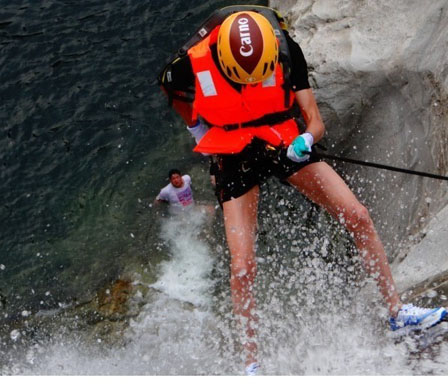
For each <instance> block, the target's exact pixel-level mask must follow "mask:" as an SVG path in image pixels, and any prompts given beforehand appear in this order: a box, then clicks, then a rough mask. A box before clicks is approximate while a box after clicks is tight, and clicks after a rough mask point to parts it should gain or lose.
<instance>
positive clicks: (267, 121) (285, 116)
mask: <svg viewBox="0 0 448 384" xmlns="http://www.w3.org/2000/svg"><path fill="white" fill-rule="evenodd" d="M295 117H297V111H296V107H295V105H293V106H292V107H291V108H290V109H288V110H286V111H282V112H274V113H269V114H267V115H265V116H263V117H260V118H259V119H255V120H251V121H246V122H244V123H241V124H226V125H224V126H222V127H221V128H223V129H224V130H226V131H233V130H235V129H239V128H248V127H261V126H263V125H271V126H272V125H276V124H280V123H283V122H284V121H287V120H290V119H293V118H295ZM215 126H216V125H215Z"/></svg>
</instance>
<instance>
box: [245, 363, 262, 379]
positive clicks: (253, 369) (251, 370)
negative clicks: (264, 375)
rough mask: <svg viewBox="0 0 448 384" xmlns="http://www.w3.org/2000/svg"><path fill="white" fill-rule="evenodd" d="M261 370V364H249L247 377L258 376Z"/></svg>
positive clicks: (246, 370)
mask: <svg viewBox="0 0 448 384" xmlns="http://www.w3.org/2000/svg"><path fill="white" fill-rule="evenodd" d="M259 369H260V364H258V363H251V364H249V365H248V366H247V367H246V369H245V372H246V376H256V375H257V373H258V370H259Z"/></svg>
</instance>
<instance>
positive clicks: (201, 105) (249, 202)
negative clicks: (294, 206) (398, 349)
mask: <svg viewBox="0 0 448 384" xmlns="http://www.w3.org/2000/svg"><path fill="white" fill-rule="evenodd" d="M159 82H160V85H161V87H162V89H163V90H164V92H165V93H166V94H167V96H168V98H169V102H170V104H171V105H172V106H173V107H174V109H175V110H176V111H177V112H178V113H179V114H180V115H181V116H182V118H183V119H184V121H185V122H186V124H187V126H188V127H187V129H188V130H189V132H190V133H191V134H192V135H193V136H194V137H195V139H196V142H197V145H196V147H195V148H194V151H195V152H199V153H202V154H207V155H210V156H211V157H212V158H213V159H214V162H215V164H216V169H215V172H214V173H215V177H216V196H217V198H218V201H219V203H220V205H221V206H222V210H223V216H224V226H225V233H226V238H227V243H228V247H229V250H230V255H231V262H230V271H231V277H230V286H231V295H232V302H233V312H234V314H235V315H236V316H237V317H240V318H241V319H243V320H244V321H242V323H243V324H245V333H246V335H247V338H248V340H249V341H248V342H247V343H245V345H244V349H245V351H246V355H247V356H246V373H247V374H255V373H256V372H257V370H258V368H259V366H260V363H259V361H258V358H257V342H256V331H255V329H256V322H257V318H256V316H255V313H254V310H255V306H256V304H255V297H254V291H253V286H254V280H255V277H256V271H257V265H256V257H255V239H256V231H257V209H258V202H259V196H260V185H261V184H262V183H263V182H264V181H265V180H266V179H268V178H269V177H271V176H275V177H276V178H278V179H279V180H281V181H284V182H287V183H289V184H290V185H291V186H292V187H294V188H295V189H296V190H297V191H298V192H300V193H302V194H303V195H304V196H306V197H307V198H308V199H310V200H311V201H313V202H314V203H316V204H317V205H319V206H320V207H322V208H323V209H325V210H326V211H327V212H328V213H329V214H330V215H331V216H332V217H333V218H334V219H335V220H337V221H338V222H339V223H340V224H341V225H343V226H344V227H345V228H346V229H347V231H348V232H350V233H351V234H352V235H353V239H354V242H355V245H356V247H357V249H358V252H359V256H360V257H361V259H362V261H363V266H364V268H365V270H366V271H367V273H368V274H369V275H370V276H372V277H373V278H374V279H375V281H376V283H377V285H378V288H379V291H380V293H381V295H382V297H383V298H384V302H385V304H386V306H387V309H388V311H389V313H390V326H391V328H392V330H394V331H400V330H408V329H425V328H428V327H431V326H433V325H435V324H437V323H438V322H440V321H441V320H442V319H443V318H444V317H445V316H446V315H447V311H446V309H445V308H419V307H416V306H414V305H412V304H403V303H402V302H401V300H400V297H399V294H398V291H397V288H396V286H395V282H394V279H393V276H392V273H391V270H390V267H389V263H388V260H387V257H386V253H385V250H384V247H383V244H382V242H381V240H380V238H379V236H378V234H377V231H376V230H375V227H374V224H373V221H372V219H371V217H370V214H369V212H368V210H367V209H366V207H365V206H364V205H363V204H362V203H361V202H360V201H359V200H358V199H357V197H356V196H355V195H354V193H353V192H352V191H351V190H350V189H349V187H348V186H347V184H346V183H345V182H344V180H343V179H342V178H341V177H340V176H339V175H338V174H337V173H336V171H335V170H334V169H333V168H332V167H331V166H330V165H329V164H328V163H326V162H325V161H323V160H322V158H321V157H319V156H318V155H317V153H316V149H315V145H316V143H318V142H319V141H320V140H321V139H322V137H323V136H324V133H325V126H324V123H323V121H322V117H321V114H320V112H319V108H318V106H317V103H316V100H315V97H314V94H313V91H312V90H311V87H310V84H309V81H308V71H307V63H306V60H305V58H304V55H303V53H302V50H301V48H300V46H299V45H298V44H297V43H296V42H295V41H293V39H292V38H291V37H290V36H289V34H288V31H287V30H286V28H285V25H284V21H283V19H282V17H281V16H280V15H279V14H278V13H277V12H275V11H274V10H272V9H270V8H267V7H259V6H238V7H227V8H224V9H222V10H219V11H217V12H216V13H215V14H214V15H212V17H210V18H209V19H208V20H207V21H206V22H205V23H204V25H203V26H201V27H200V28H199V30H198V33H197V34H195V35H194V36H193V37H192V39H190V41H189V42H187V44H186V45H185V46H184V47H182V49H181V50H180V51H179V53H178V54H177V55H176V57H175V59H174V60H173V61H171V62H170V63H169V64H168V65H167V66H166V67H165V68H164V70H163V71H162V73H161V74H160V76H159ZM297 107H298V108H297ZM300 114H301V115H302V117H303V120H304V122H305V125H306V127H305V129H302V128H301V127H299V124H298V122H297V120H298V118H299V117H300Z"/></svg>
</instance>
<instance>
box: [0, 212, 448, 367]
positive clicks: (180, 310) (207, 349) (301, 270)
mask: <svg viewBox="0 0 448 384" xmlns="http://www.w3.org/2000/svg"><path fill="white" fill-rule="evenodd" d="M206 226H207V217H206V215H205V214H204V213H203V212H199V211H195V212H191V213H189V214H188V220H187V219H186V218H185V217H180V216H179V217H174V218H169V219H165V220H164V221H163V223H162V226H161V234H160V236H161V238H162V239H163V240H164V241H165V242H166V244H167V246H168V249H169V259H167V260H166V261H164V262H163V263H161V264H160V266H159V269H160V274H159V279H158V280H157V282H156V283H154V284H152V285H151V287H152V288H153V289H152V290H151V291H150V292H149V293H148V295H147V296H146V297H145V298H144V300H146V304H145V305H144V306H143V308H142V309H141V311H140V313H139V315H138V316H137V317H136V318H134V319H133V320H131V322H130V326H129V327H128V329H127V330H126V332H125V334H124V336H123V341H124V342H123V343H122V344H121V345H120V346H119V347H118V346H112V347H111V346H109V345H107V344H106V343H104V342H103V341H102V340H101V338H97V339H92V340H91V342H90V343H86V342H85V341H82V340H81V339H79V338H76V337H75V336H70V335H67V334H66V333H65V334H61V335H59V336H57V337H56V338H54V339H53V342H52V343H51V344H45V343H44V342H38V341H37V342H36V344H35V345H34V346H32V347H30V348H29V349H28V350H27V351H26V353H24V355H23V358H22V359H17V360H16V361H14V362H13V364H11V365H10V366H9V367H7V369H4V370H3V372H2V373H6V374H10V373H13V374H19V373H20V374H35V375H39V374H45V375H48V374H50V375H53V374H61V375H67V374H70V375H84V374H91V375H92V374H108V375H109V374H112V375H114V374H115V375H123V374H127V375H235V374H236V375H238V374H242V373H243V366H244V365H243V358H244V356H243V353H242V350H241V348H240V346H239V337H238V335H237V332H236V329H237V327H235V322H234V321H233V320H232V316H231V314H230V308H231V305H230V297H229V290H226V289H222V290H221V291H219V290H216V284H217V281H215V280H214V279H213V278H212V276H213V274H212V272H213V269H214V268H217V265H218V264H219V260H218V259H219V257H218V256H217V255H214V252H213V251H212V250H211V247H210V246H209V245H208V244H207V242H206V241H205V240H203V238H204V236H203V232H202V230H203V229H204V227H206ZM287 232H288V230H285V233H287ZM314 240H315V241H314ZM310 243H315V244H316V247H315V249H316V252H315V254H314V256H313V257H309V258H304V257H296V258H289V259H287V260H285V261H284V262H283V261H282V265H281V266H280V267H278V270H277V271H276V272H275V271H273V268H275V264H276V262H278V261H276V260H275V259H274V258H272V257H271V256H269V255H265V256H266V257H265V259H264V260H263V259H261V258H260V264H259V275H258V278H257V283H256V289H257V297H258V306H257V315H258V316H259V319H260V320H259V322H258V329H257V333H258V348H259V360H260V363H261V365H262V373H263V374H268V375H415V374H436V375H444V374H447V373H448V368H447V366H446V361H447V359H448V348H447V345H445V344H442V345H440V346H439V347H437V348H436V349H434V350H432V351H430V352H427V353H423V354H421V353H420V354H415V353H414V352H415V342H414V341H413V339H411V338H409V339H406V340H404V341H402V342H400V343H396V342H395V341H394V339H393V338H392V335H391V332H390V331H388V330H387V325H386V320H387V312H386V311H385V310H384V308H383V307H382V305H381V302H380V300H379V294H378V292H377V290H376V286H375V284H374V283H373V282H370V281H367V282H366V280H362V281H361V280H359V279H350V278H349V279H348V280H347V276H349V274H346V270H347V268H349V269H352V268H351V267H350V266H349V267H347V266H346V267H341V268H338V267H336V266H335V265H334V264H332V263H328V261H325V260H324V259H323V258H322V257H321V253H322V247H323V245H322V242H320V241H318V240H317V239H313V238H311V239H310ZM325 244H327V243H325ZM325 244H324V247H326V245H325ZM226 284H228V281H226ZM218 291H219V292H218Z"/></svg>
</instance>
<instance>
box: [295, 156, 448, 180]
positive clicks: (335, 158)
mask: <svg viewBox="0 0 448 384" xmlns="http://www.w3.org/2000/svg"><path fill="white" fill-rule="evenodd" d="M303 153H306V154H308V155H311V154H313V156H317V157H319V158H322V159H330V160H337V161H343V162H346V163H352V164H358V165H364V166H366V167H373V168H379V169H386V170H388V171H394V172H401V173H407V174H408V175H417V176H423V177H430V178H432V179H439V180H448V176H441V175H435V174H433V173H427V172H420V171H414V170H412V169H406V168H398V167H392V166H390V165H385V164H378V163H371V162H368V161H362V160H355V159H350V158H348V157H342V156H334V155H327V154H324V153H317V152H313V153H311V152H307V151H303Z"/></svg>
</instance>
